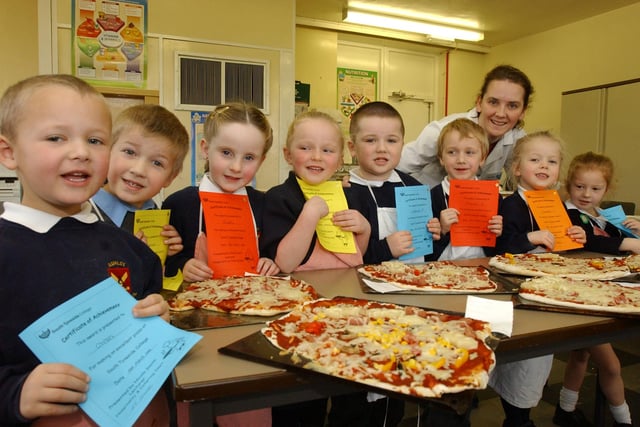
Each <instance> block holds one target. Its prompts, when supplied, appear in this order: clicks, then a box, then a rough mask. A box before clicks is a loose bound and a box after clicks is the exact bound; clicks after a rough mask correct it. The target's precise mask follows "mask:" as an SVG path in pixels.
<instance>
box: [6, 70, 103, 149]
mask: <svg viewBox="0 0 640 427" xmlns="http://www.w3.org/2000/svg"><path fill="white" fill-rule="evenodd" d="M55 85H57V86H65V87H68V88H69V89H72V90H75V91H76V92H78V93H79V94H80V95H83V96H85V95H86V96H96V97H99V98H100V99H103V100H104V98H103V97H102V94H100V92H98V91H97V90H96V89H95V88H94V87H93V86H91V85H90V84H89V83H87V82H86V81H84V80H82V79H79V78H77V77H74V76H72V75H70V74H43V75H39V76H33V77H29V78H27V79H24V80H21V81H19V82H18V83H16V84H14V85H12V86H10V87H9V88H8V89H7V90H6V91H5V92H4V95H2V99H0V134H2V135H4V136H6V137H7V138H8V139H13V138H15V137H16V129H17V127H18V124H19V123H20V120H22V119H24V118H25V117H23V110H24V107H25V104H26V103H27V101H28V100H29V98H30V97H31V95H33V93H34V92H35V91H36V90H38V89H40V88H43V87H47V86H55ZM105 109H106V110H107V111H109V109H108V107H107V104H106V102H105ZM34 119H37V117H36V118H34Z"/></svg>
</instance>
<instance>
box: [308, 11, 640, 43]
mask: <svg viewBox="0 0 640 427" xmlns="http://www.w3.org/2000/svg"><path fill="white" fill-rule="evenodd" d="M349 1H352V0H349ZM639 1H640V0H359V2H360V3H366V4H370V5H376V6H390V7H394V8H400V9H405V10H410V11H412V13H413V14H416V15H419V14H435V15H440V16H446V17H450V18H459V19H465V20H472V21H476V22H477V23H478V25H479V28H480V30H481V31H484V33H485V36H484V40H483V41H481V42H478V43H479V44H481V45H484V46H496V45H499V44H501V43H505V42H508V41H511V40H516V39H518V38H521V37H525V36H528V35H531V34H535V33H539V32H542V31H546V30H549V29H552V28H556V27H560V26H563V25H566V24H569V23H572V22H576V21H580V20H582V19H586V18H589V17H591V16H594V15H599V14H602V13H605V12H608V11H611V10H614V9H618V8H621V7H624V6H627V5H630V4H633V3H638V2H639ZM347 2H348V0H296V9H297V10H296V15H297V16H301V17H305V18H312V19H319V20H325V21H334V22H340V21H341V19H342V9H343V8H344V7H346V5H347ZM603 30H605V31H606V29H602V28H594V31H603Z"/></svg>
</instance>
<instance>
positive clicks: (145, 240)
mask: <svg viewBox="0 0 640 427" xmlns="http://www.w3.org/2000/svg"><path fill="white" fill-rule="evenodd" d="M135 236H136V237H137V238H138V239H140V240H142V241H143V242H144V244H145V245H148V243H147V237H146V236H145V235H144V231H142V230H138V232H137V233H136V234H135Z"/></svg>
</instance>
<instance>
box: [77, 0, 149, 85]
mask: <svg viewBox="0 0 640 427" xmlns="http://www.w3.org/2000/svg"><path fill="white" fill-rule="evenodd" d="M71 8H72V13H71V16H72V19H71V29H72V35H71V43H72V45H71V52H72V53H71V62H72V64H71V68H72V69H73V73H74V75H75V76H77V77H80V78H82V79H85V80H89V81H91V82H92V83H95V84H97V85H99V86H117V87H137V88H144V87H145V86H146V82H147V51H146V48H145V47H146V35H147V0H119V1H106V0H72V2H71Z"/></svg>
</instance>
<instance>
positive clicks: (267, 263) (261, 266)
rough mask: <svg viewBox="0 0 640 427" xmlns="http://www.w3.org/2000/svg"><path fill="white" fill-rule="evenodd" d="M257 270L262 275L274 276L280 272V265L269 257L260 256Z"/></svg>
mask: <svg viewBox="0 0 640 427" xmlns="http://www.w3.org/2000/svg"><path fill="white" fill-rule="evenodd" d="M256 270H258V274H259V275H261V276H273V275H276V274H278V273H280V267H278V265H277V264H276V263H275V262H273V261H272V260H270V259H269V258H260V259H259V260H258V266H257V267H256Z"/></svg>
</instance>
